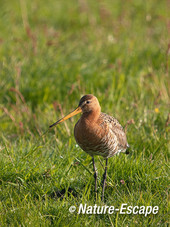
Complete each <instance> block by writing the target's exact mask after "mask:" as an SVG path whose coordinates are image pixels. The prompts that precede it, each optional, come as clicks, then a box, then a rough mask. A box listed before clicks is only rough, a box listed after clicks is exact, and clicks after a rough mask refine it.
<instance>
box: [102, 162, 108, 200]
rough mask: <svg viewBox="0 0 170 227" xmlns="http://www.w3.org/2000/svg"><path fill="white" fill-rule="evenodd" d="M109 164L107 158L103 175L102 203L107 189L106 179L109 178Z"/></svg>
mask: <svg viewBox="0 0 170 227" xmlns="http://www.w3.org/2000/svg"><path fill="white" fill-rule="evenodd" d="M107 162H108V159H107V158H106V166H105V171H104V174H103V188H102V201H103V200H104V189H105V184H106V177H107Z"/></svg>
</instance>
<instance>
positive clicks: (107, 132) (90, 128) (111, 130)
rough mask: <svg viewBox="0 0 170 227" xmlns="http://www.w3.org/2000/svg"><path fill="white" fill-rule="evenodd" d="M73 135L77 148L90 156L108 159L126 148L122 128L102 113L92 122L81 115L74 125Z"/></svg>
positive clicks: (113, 119) (114, 120)
mask: <svg viewBox="0 0 170 227" xmlns="http://www.w3.org/2000/svg"><path fill="white" fill-rule="evenodd" d="M74 135H75V139H76V142H77V143H78V144H79V146H80V147H81V148H82V149H83V150H84V151H85V152H87V153H88V154H90V155H91V156H93V155H101V156H103V157H105V158H108V157H112V156H113V155H114V154H116V153H119V152H124V151H125V150H126V148H127V139H126V135H125V133H124V131H123V128H122V126H121V125H120V124H119V122H118V121H117V120H116V119H115V118H113V117H111V116H109V115H107V114H104V113H100V115H99V117H98V119H97V120H93V121H92V120H91V121H89V120H88V119H87V118H85V117H83V115H82V117H81V118H80V119H79V121H78V122H77V124H76V125H75V128H74Z"/></svg>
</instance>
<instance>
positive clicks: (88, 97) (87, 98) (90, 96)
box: [79, 94, 94, 106]
mask: <svg viewBox="0 0 170 227" xmlns="http://www.w3.org/2000/svg"><path fill="white" fill-rule="evenodd" d="M93 98H94V95H91V94H89V95H84V96H83V97H82V98H81V99H80V102H79V106H81V105H82V104H83V102H84V101H87V100H91V99H93Z"/></svg>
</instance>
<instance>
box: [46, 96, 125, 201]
mask: <svg viewBox="0 0 170 227" xmlns="http://www.w3.org/2000/svg"><path fill="white" fill-rule="evenodd" d="M79 113H82V115H81V117H80V119H79V120H78V122H77V123H76V124H75V127H74V137H75V140H76V142H77V144H78V145H79V146H80V148H81V149H82V150H83V151H85V152H86V153H87V154H89V155H90V156H91V157H92V163H93V169H94V180H95V194H96V198H97V177H98V176H97V169H96V165H95V160H94V156H96V155H97V156H102V157H103V158H104V159H105V161H106V164H105V169H104V174H103V180H102V197H101V200H102V201H103V200H104V192H105V185H106V178H107V167H108V158H110V157H112V156H114V155H116V154H118V153H120V152H124V153H125V152H126V150H127V149H128V148H129V144H128V142H127V137H126V134H125V131H124V129H123V127H122V126H121V125H120V123H119V122H118V120H117V119H116V118H114V117H112V116H110V115H108V114H106V113H103V112H101V107H100V104H99V101H98V99H97V98H96V97H95V96H94V95H92V94H87V95H84V96H83V97H82V98H81V99H80V101H79V104H78V107H77V108H76V109H75V110H74V111H72V112H71V113H70V114H68V115H66V116H65V117H63V118H61V119H59V120H58V121H57V122H55V123H54V124H52V125H50V126H49V127H50V128H52V127H53V126H55V125H58V124H59V123H61V122H63V121H65V120H67V119H69V118H71V117H73V116H74V115H77V114H79Z"/></svg>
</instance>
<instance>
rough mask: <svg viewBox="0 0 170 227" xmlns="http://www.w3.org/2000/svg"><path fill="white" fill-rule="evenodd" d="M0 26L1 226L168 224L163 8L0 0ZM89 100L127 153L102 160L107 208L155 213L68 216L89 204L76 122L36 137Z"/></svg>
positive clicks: (88, 169) (136, 0) (160, 4)
mask: <svg viewBox="0 0 170 227" xmlns="http://www.w3.org/2000/svg"><path fill="white" fill-rule="evenodd" d="M0 30H1V34H0V59H1V61H0V68H1V72H0V128H1V136H0V224H1V226H50V225H52V226H71V225H73V226H82V225H83V226H90V225H91V226H168V185H169V182H168V175H169V172H168V170H169V169H168V158H169V153H168V152H169V150H168V132H169V126H168V124H169V119H170V117H169V111H168V105H169V93H168V82H169V81H168V73H169V56H168V54H169V50H170V49H169V48H170V47H169V46H168V1H165V0H162V1H158V0H156V1H155V0H149V1H141V0H132V1H119V0H115V1H111V0H103V1H90V0H87V1H85V0H81V1H77V0H72V1H61V0H57V1H54V0H51V1H49V2H47V1H45V0H41V1H40V0H36V1H26V0H20V1H19V0H18V1H17V0H15V1H1V10H0ZM88 93H92V94H94V95H96V96H97V97H98V99H99V101H100V104H101V107H102V111H103V112H106V113H108V114H110V115H112V116H115V117H116V118H117V119H118V120H119V121H120V122H121V124H122V125H123V126H125V125H126V124H127V123H129V124H127V138H128V143H129V144H130V145H131V150H130V154H129V155H124V154H120V155H119V156H115V157H113V158H110V159H109V167H108V178H107V188H106V194H105V204H106V205H113V206H115V207H116V208H119V207H120V206H121V204H122V203H127V204H128V205H131V206H135V205H138V206H142V205H144V206H149V205H150V206H159V212H158V214H156V215H153V214H150V215H148V216H146V217H145V216H144V215H134V214H131V215H128V214H125V215H123V214H119V213H114V214H110V215H109V214H105V215H104V214H103V215H88V214H80V215H78V214H77V213H76V212H75V213H74V214H71V213H70V212H69V207H70V206H73V205H75V206H76V207H78V206H79V205H80V204H81V203H82V204H85V203H86V204H87V205H91V206H93V205H94V204H95V202H94V197H95V195H94V179H93V172H92V162H91V158H90V156H88V155H87V154H86V153H85V152H83V151H82V150H81V149H80V148H79V147H77V146H76V142H75V140H74V136H73V125H74V124H75V123H76V120H77V119H78V118H79V116H75V117H74V118H72V119H70V120H68V121H67V122H66V123H65V124H61V125H58V126H57V127H56V128H55V129H53V130H50V131H49V132H47V133H46V134H45V135H44V136H42V134H43V133H44V132H45V131H46V130H47V129H48V127H49V125H50V124H52V123H53V122H54V121H56V119H59V118H60V117H61V116H62V115H65V114H67V113H69V112H70V111H71V110H73V109H74V108H75V107H76V106H77V104H78V101H79V99H80V97H81V96H82V95H84V94H88ZM101 163H104V161H103V159H101V158H98V157H96V165H97V168H98V175H99V179H98V180H99V182H100V181H101V178H102V173H103V167H102V165H101ZM61 194H62V195H61ZM100 195H101V187H99V188H98V200H97V201H96V204H97V205H99V206H102V205H103V203H102V202H101V199H100Z"/></svg>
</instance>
